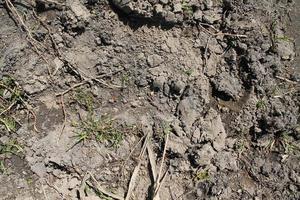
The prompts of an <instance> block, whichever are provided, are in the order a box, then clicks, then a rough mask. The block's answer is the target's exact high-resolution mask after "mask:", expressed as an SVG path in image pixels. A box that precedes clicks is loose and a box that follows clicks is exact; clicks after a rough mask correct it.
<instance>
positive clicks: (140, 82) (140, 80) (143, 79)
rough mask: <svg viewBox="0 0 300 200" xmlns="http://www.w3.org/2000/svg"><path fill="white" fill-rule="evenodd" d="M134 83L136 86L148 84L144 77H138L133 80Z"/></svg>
mask: <svg viewBox="0 0 300 200" xmlns="http://www.w3.org/2000/svg"><path fill="white" fill-rule="evenodd" d="M135 84H136V85H137V86H138V87H145V86H147V85H148V81H147V78H146V77H140V78H139V79H137V80H135Z"/></svg>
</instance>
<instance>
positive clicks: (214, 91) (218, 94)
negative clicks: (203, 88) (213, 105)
mask: <svg viewBox="0 0 300 200" xmlns="http://www.w3.org/2000/svg"><path fill="white" fill-rule="evenodd" d="M211 85H212V87H211V88H212V94H211V95H212V97H214V98H219V99H221V100H223V101H230V100H233V99H232V98H231V97H230V96H229V95H228V94H226V93H225V92H223V91H218V90H217V89H216V86H215V85H214V84H211Z"/></svg>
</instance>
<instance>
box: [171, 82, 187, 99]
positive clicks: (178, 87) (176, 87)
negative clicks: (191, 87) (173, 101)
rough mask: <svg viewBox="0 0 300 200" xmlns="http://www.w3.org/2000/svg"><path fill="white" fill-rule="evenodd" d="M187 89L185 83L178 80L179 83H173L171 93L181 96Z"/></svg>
mask: <svg viewBox="0 0 300 200" xmlns="http://www.w3.org/2000/svg"><path fill="white" fill-rule="evenodd" d="M184 87H185V83H184V82H182V81H180V80H178V81H172V83H171V93H172V94H175V95H180V94H181V93H182V92H183V90H184Z"/></svg>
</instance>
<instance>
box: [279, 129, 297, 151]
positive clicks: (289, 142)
mask: <svg viewBox="0 0 300 200" xmlns="http://www.w3.org/2000/svg"><path fill="white" fill-rule="evenodd" d="M279 139H280V140H281V143H282V145H283V147H284V151H285V153H287V154H292V153H293V152H299V151H300V147H299V146H297V145H295V144H294V143H293V139H292V137H291V136H290V135H289V134H288V133H287V132H284V133H282V134H281V136H280V138H279Z"/></svg>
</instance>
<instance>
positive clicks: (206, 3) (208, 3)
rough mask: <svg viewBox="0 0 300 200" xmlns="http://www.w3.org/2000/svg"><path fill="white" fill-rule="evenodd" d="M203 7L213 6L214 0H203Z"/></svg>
mask: <svg viewBox="0 0 300 200" xmlns="http://www.w3.org/2000/svg"><path fill="white" fill-rule="evenodd" d="M203 3H204V6H205V9H207V10H209V9H211V8H212V7H213V5H214V2H213V1H212V0H204V2H203Z"/></svg>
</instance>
